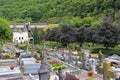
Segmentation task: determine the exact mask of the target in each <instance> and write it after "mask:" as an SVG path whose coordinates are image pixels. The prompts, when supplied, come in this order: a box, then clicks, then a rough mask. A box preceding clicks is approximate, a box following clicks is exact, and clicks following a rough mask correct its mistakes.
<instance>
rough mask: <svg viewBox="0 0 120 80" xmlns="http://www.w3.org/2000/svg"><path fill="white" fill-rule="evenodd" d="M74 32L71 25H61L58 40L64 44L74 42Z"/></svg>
mask: <svg viewBox="0 0 120 80" xmlns="http://www.w3.org/2000/svg"><path fill="white" fill-rule="evenodd" d="M75 33H76V32H75V30H74V29H73V28H72V27H70V26H67V25H63V26H62V28H61V34H60V42H61V43H63V45H64V46H67V45H68V44H69V43H72V42H74V41H75V40H76V37H75Z"/></svg>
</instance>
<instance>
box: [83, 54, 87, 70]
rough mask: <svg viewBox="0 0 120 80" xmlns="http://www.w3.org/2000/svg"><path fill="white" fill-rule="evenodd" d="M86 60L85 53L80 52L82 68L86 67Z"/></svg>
mask: <svg viewBox="0 0 120 80" xmlns="http://www.w3.org/2000/svg"><path fill="white" fill-rule="evenodd" d="M86 62H87V55H86V54H85V53H82V67H83V69H87V67H86Z"/></svg>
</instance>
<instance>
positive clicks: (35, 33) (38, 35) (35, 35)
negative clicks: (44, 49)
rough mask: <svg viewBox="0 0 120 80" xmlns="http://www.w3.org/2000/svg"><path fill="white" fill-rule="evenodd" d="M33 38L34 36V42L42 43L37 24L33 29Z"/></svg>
mask: <svg viewBox="0 0 120 80" xmlns="http://www.w3.org/2000/svg"><path fill="white" fill-rule="evenodd" d="M33 38H34V44H39V43H40V34H39V31H38V29H37V26H35V29H34V31H33Z"/></svg>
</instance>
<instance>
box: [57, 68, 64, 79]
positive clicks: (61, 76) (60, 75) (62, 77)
mask: <svg viewBox="0 0 120 80" xmlns="http://www.w3.org/2000/svg"><path fill="white" fill-rule="evenodd" d="M56 74H57V76H58V77H59V80H65V76H64V75H63V73H62V69H61V68H59V69H58V73H56Z"/></svg>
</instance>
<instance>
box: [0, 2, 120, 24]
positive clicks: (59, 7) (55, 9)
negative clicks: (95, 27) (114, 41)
mask: <svg viewBox="0 0 120 80" xmlns="http://www.w3.org/2000/svg"><path fill="white" fill-rule="evenodd" d="M119 8H120V1H119V0H0V16H1V17H3V18H5V19H8V20H9V21H11V22H13V21H15V22H27V21H30V22H50V23H58V22H60V21H61V20H63V21H64V19H67V20H69V19H71V18H72V19H73V22H77V21H79V20H80V19H85V20H86V19H88V21H91V20H93V19H94V20H95V21H96V20H97V19H98V21H100V19H102V17H103V16H104V15H106V14H108V13H110V14H111V15H112V16H113V18H114V20H115V18H117V13H118V10H119ZM65 21H66V20H65ZM83 21H84V20H83ZM68 23H69V22H68ZM70 23H72V22H70ZM80 23H81V22H78V23H76V24H80ZM98 23H99V22H98ZM94 24H97V22H96V23H94ZM86 25H87V24H86Z"/></svg>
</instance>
